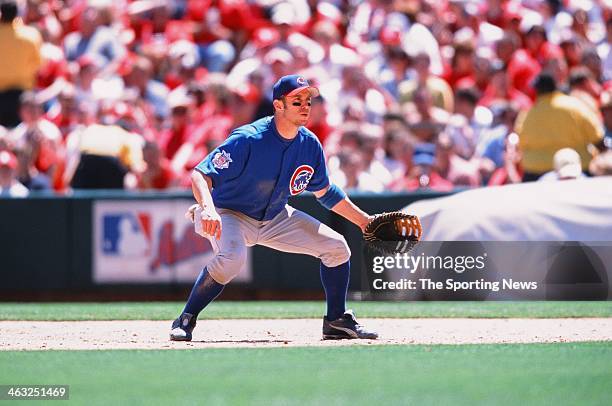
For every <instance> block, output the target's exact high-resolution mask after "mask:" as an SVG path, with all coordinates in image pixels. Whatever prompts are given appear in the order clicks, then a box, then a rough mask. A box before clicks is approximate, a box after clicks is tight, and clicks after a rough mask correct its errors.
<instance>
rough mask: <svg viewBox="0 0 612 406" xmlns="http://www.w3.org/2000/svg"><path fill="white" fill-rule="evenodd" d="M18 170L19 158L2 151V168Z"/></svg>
mask: <svg viewBox="0 0 612 406" xmlns="http://www.w3.org/2000/svg"><path fill="white" fill-rule="evenodd" d="M3 167H8V168H10V169H15V168H17V157H15V154H13V153H12V152H10V151H0V168H3Z"/></svg>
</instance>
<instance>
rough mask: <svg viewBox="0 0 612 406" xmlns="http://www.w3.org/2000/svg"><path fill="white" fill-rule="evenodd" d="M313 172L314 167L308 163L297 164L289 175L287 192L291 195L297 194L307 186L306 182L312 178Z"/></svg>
mask: <svg viewBox="0 0 612 406" xmlns="http://www.w3.org/2000/svg"><path fill="white" fill-rule="evenodd" d="M313 174H314V169H312V166H310V165H301V166H299V167H298V168H297V169H296V170H295V171H294V172H293V175H292V176H291V181H290V182H289V192H290V193H291V196H295V195H299V194H300V193H302V192H303V191H304V190H306V188H307V187H308V182H310V179H311V178H312V175H313Z"/></svg>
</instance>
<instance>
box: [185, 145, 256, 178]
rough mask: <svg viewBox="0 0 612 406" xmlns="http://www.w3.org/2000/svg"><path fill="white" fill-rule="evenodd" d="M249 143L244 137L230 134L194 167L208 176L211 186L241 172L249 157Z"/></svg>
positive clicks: (234, 176)
mask: <svg viewBox="0 0 612 406" xmlns="http://www.w3.org/2000/svg"><path fill="white" fill-rule="evenodd" d="M249 151H250V144H249V141H248V139H247V138H246V137H244V136H242V135H240V134H232V135H231V136H230V137H229V138H228V139H227V140H225V142H223V144H221V145H220V146H218V147H217V148H215V149H214V150H212V151H211V152H210V153H209V154H208V155H207V156H206V158H204V159H203V160H202V161H201V162H200V163H199V164H198V165H197V166H196V167H195V169H197V170H198V171H200V172H201V173H203V174H204V175H206V176H208V177H210V179H211V180H212V183H213V188H215V187H219V186H221V185H222V184H223V183H224V182H225V181H226V180H229V179H234V178H236V177H238V176H240V174H241V173H242V171H243V170H244V168H245V166H246V162H247V160H248V157H249Z"/></svg>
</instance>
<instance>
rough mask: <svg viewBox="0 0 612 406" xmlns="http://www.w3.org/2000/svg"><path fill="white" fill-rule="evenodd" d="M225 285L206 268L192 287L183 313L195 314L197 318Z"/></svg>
mask: <svg viewBox="0 0 612 406" xmlns="http://www.w3.org/2000/svg"><path fill="white" fill-rule="evenodd" d="M224 287H225V285H221V284H220V283H218V282H217V281H215V280H214V279H213V278H212V276H210V274H209V273H208V269H207V268H204V269H203V270H202V272H200V275H199V276H198V279H196V281H195V284H194V285H193V288H192V289H191V294H190V295H189V299H187V304H186V305H185V308H184V309H183V313H190V314H193V315H194V316H195V317H196V318H197V317H198V314H200V312H201V311H202V309H204V308H205V307H206V306H208V304H209V303H210V302H212V301H213V300H215V298H216V297H217V296H219V294H220V293H221V291H223V288H224Z"/></svg>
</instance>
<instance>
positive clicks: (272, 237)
mask: <svg viewBox="0 0 612 406" xmlns="http://www.w3.org/2000/svg"><path fill="white" fill-rule="evenodd" d="M217 212H218V213H219V215H220V216H221V226H222V231H221V239H219V240H216V239H214V238H211V239H210V240H211V242H212V246H213V250H214V252H215V254H216V255H215V257H214V258H213V259H212V261H211V262H210V263H209V264H208V265H207V268H208V272H209V273H210V276H211V277H212V278H213V279H214V280H215V281H216V282H218V283H221V284H223V285H225V284H227V283H228V282H230V281H231V280H232V279H233V278H234V277H235V276H236V275H238V273H239V272H240V270H241V269H242V266H243V264H244V261H245V260H246V256H247V252H246V251H247V249H246V247H251V246H253V245H263V246H265V247H270V248H274V249H276V250H279V251H283V252H290V253H296V254H307V255H311V256H313V257H317V258H320V259H321V261H322V262H323V264H324V265H325V266H327V267H335V266H338V265H341V264H343V263H345V262H346V261H348V260H349V258H350V257H351V251H350V249H349V247H348V244H347V243H346V240H345V239H344V237H343V236H342V235H340V234H339V233H337V232H335V231H334V230H332V229H331V228H329V227H328V226H326V225H325V224H323V223H321V222H320V221H318V220H317V219H315V218H314V217H311V216H309V215H308V214H306V213H303V212H301V211H299V210H297V209H295V208H293V207H291V206H289V205H286V206H285V208H284V209H283V211H281V212H280V213H279V214H278V215H277V216H276V217H274V218H273V219H272V220H268V221H258V220H254V219H252V218H251V217H249V216H247V215H246V214H243V213H239V212H236V211H233V210H228V209H217Z"/></svg>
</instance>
